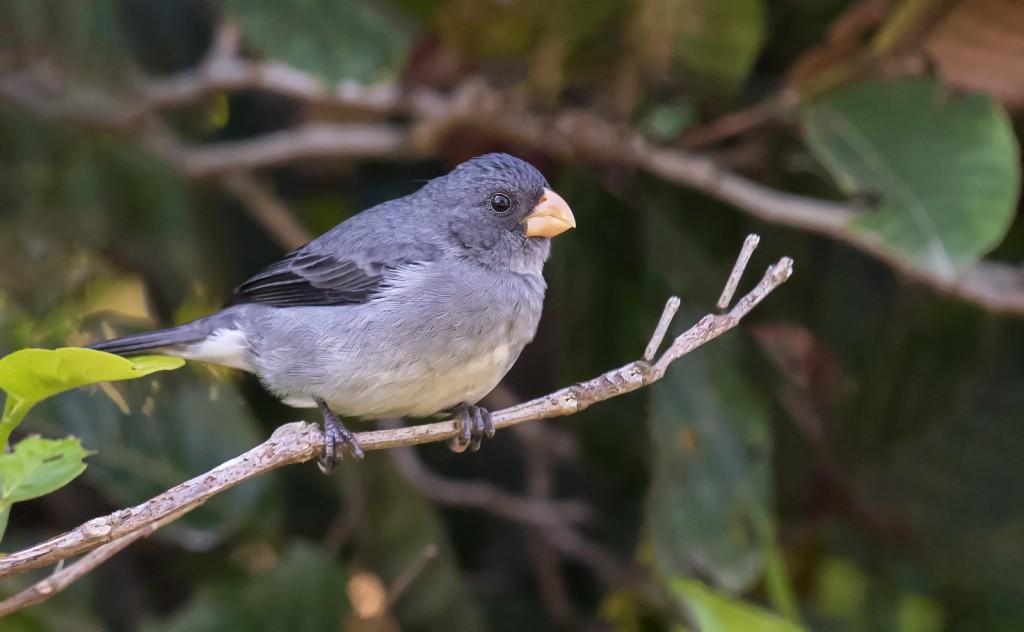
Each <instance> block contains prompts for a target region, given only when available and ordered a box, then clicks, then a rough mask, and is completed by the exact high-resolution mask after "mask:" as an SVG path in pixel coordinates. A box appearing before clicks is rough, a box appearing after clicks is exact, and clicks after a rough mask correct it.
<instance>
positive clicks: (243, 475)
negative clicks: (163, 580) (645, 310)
mask: <svg viewBox="0 0 1024 632" xmlns="http://www.w3.org/2000/svg"><path fill="white" fill-rule="evenodd" d="M792 266H793V262H792V261H791V260H790V259H789V258H788V257H784V258H783V259H781V260H780V261H779V262H778V263H776V264H775V265H773V266H771V267H770V268H769V269H768V271H767V272H766V273H765V275H764V277H763V278H762V279H761V281H760V282H759V283H758V284H757V286H755V287H754V289H753V290H751V291H750V292H749V293H748V294H747V295H746V296H744V297H743V298H741V299H740V300H739V302H738V303H737V304H736V306H735V307H733V308H732V310H731V311H730V312H729V313H727V314H721V315H713V314H709V315H707V316H705V317H704V318H702V319H701V320H700V322H699V323H697V324H696V325H694V326H693V327H691V328H690V329H688V330H687V331H685V332H683V333H682V334H681V335H680V336H678V337H677V338H676V339H675V340H674V341H673V342H672V344H671V345H670V346H669V348H668V349H667V350H666V351H665V352H664V353H663V354H662V355H661V357H660V358H658V359H657V361H656V362H655V363H654V364H653V365H652V364H651V363H649V362H646V361H644V360H638V361H636V362H631V363H629V364H627V365H625V366H622V367H620V368H618V369H613V370H611V371H608V372H607V373H604V374H602V375H600V376H598V377H596V378H593V379H591V380H587V381H585V382H580V383H578V384H574V385H573V386H570V387H568V388H563V389H561V390H559V391H556V392H554V393H551V394H549V395H545V396H543V397H539V398H537V399H533V400H531V401H528V402H524V403H522V404H518V405H515V406H511V407H509V408H506V409H504V410H500V411H497V412H494V413H493V414H492V418H493V420H494V425H495V426H496V427H497V428H508V427H510V426H514V425H517V424H521V423H523V422H527V421H534V420H537V419H546V418H550V417H559V416H563V415H571V414H573V413H576V412H579V411H581V410H583V409H585V408H588V407H589V406H591V405H592V404H595V403H597V402H600V401H603V400H606V399H610V398H612V397H616V396H618V395H622V394H624V393H629V392H632V391H635V390H637V389H639V388H643V387H645V386H648V385H650V384H651V383H653V382H655V381H657V380H659V379H661V377H663V376H664V374H665V371H666V370H667V369H668V367H669V365H670V364H671V363H672V362H674V361H676V360H678V359H679V358H680V357H682V356H683V355H685V354H686V353H689V352H690V351H692V350H693V349H695V348H696V347H698V346H700V345H703V344H705V343H707V342H710V341H711V340H713V339H714V338H717V337H718V336H720V335H722V334H723V333H725V332H726V331H728V330H729V329H732V328H733V327H735V326H736V325H737V324H739V322H740V320H741V319H742V318H743V317H744V316H746V315H747V314H748V313H749V312H750V310H751V309H753V308H754V307H755V306H756V305H757V304H758V303H760V302H761V301H762V300H764V298H765V297H766V296H767V295H768V294H770V293H771V292H772V291H773V290H775V289H776V288H777V287H779V286H780V285H782V284H783V283H785V282H786V281H787V280H788V279H789V277H790V275H791V274H792V269H793V268H792ZM670 303H671V301H670ZM458 434H460V429H459V427H458V423H457V422H455V421H454V420H447V421H442V422H437V423H430V424H423V425H418V426H411V427H407V428H395V429H387V430H375V431H369V432H361V433H356V437H357V439H358V440H359V443H360V445H361V446H362V447H363V449H364V450H367V451H369V450H383V449H389V448H396V447H402V446H410V445H418V444H421V443H430V442H438V441H446V440H448V439H451V438H453V437H455V436H457V435H458ZM322 453H323V432H322V431H321V430H320V428H319V427H318V426H314V425H311V424H308V423H305V422H294V423H289V424H285V425H284V426H281V427H280V428H278V429H277V430H276V431H275V432H274V434H273V435H271V437H270V439H268V440H267V441H265V442H264V443H262V444H260V445H259V446H257V447H255V448H253V449H251V450H249V451H248V452H246V453H244V454H242V455H240V456H238V457H235V458H234V459H231V460H230V461H227V462H225V463H223V464H221V465H219V466H217V467H215V468H214V469H212V470H210V471H209V472H207V473H205V474H201V475H200V476H197V477H195V478H193V479H191V480H188V481H186V482H184V483H182V484H180V485H177V486H175V487H173V488H171V489H170V490H168V491H166V492H164V493H162V494H160V495H158V496H155V497H154V498H151V499H150V500H147V501H146V502H143V503H141V504H139V505H136V506H135V507H131V508H128V509H122V510H119V511H115V512H113V513H111V514H109V515H107V516H103V517H100V518H95V519H93V520H90V521H88V522H86V523H84V524H82V525H80V526H79V527H77V528H75V529H72V530H71V531H68V532H66V533H63V534H61V535H58V536H55V537H53V538H51V539H49V540H47V541H45V542H42V543H40V544H37V545H35V546H31V547H29V548H26V549H23V550H21V551H16V552H14V553H11V554H10V555H7V556H6V557H3V558H0V577H7V576H10V575H13V574H16V573H20V572H24V571H26V570H30V569H33V568H40V567H42V566H47V565H49V564H54V563H56V562H59V561H61V560H64V559H67V558H69V557H72V556H74V555H78V554H79V553H83V552H86V551H89V550H92V549H95V548H97V547H100V546H102V545H104V544H107V543H110V542H114V541H120V540H122V539H124V538H126V537H129V536H132V535H133V534H135V533H137V532H138V531H140V530H142V529H147V528H150V527H152V526H153V525H156V524H162V521H164V520H170V519H173V518H171V517H172V516H173V517H178V516H181V515H184V514H185V513H187V512H189V511H191V510H192V509H195V508H196V507H198V506H200V505H201V504H203V503H204V502H206V501H207V500H209V499H210V498H212V497H213V496H215V495H217V494H219V493H221V492H223V491H226V490H228V489H230V488H232V487H234V486H235V485H238V484H239V483H242V482H244V481H246V480H249V479H251V478H254V477H256V476H260V475H262V474H265V473H267V472H269V471H271V470H274V469H276V468H279V467H281V466H283V465H288V464H291V463H301V462H304V461H309V460H312V459H314V458H317V457H319V456H321V455H322ZM528 511H529V510H528ZM546 524H547V526H549V532H548V533H547V534H546V538H547V539H548V541H549V542H550V543H551V544H552V546H554V547H556V548H558V549H559V550H560V551H562V552H563V553H564V554H565V555H566V556H570V557H572V558H573V559H578V560H586V561H587V563H588V564H589V565H590V567H591V568H593V569H594V570H595V573H596V574H597V575H598V577H599V578H600V579H601V580H602V581H604V582H606V583H610V584H615V583H616V582H619V581H621V578H622V573H623V569H622V567H621V564H620V563H619V561H618V560H617V559H614V558H613V557H611V556H610V555H609V554H608V553H607V552H606V551H604V550H603V549H602V548H601V547H598V546H596V545H594V544H593V543H592V542H589V541H587V540H586V539H585V538H584V537H583V536H581V535H580V534H579V533H577V532H576V531H574V530H573V529H571V528H569V527H568V526H566V525H565V524H564V523H546ZM30 590H31V589H30ZM20 599H24V597H21V596H20V595H15V596H14V597H11V598H9V599H7V600H5V601H3V602H0V615H2V614H3V613H7V612H12V611H13V610H12V608H14V607H15V606H14V605H12V604H17V603H20V601H18V600H20Z"/></svg>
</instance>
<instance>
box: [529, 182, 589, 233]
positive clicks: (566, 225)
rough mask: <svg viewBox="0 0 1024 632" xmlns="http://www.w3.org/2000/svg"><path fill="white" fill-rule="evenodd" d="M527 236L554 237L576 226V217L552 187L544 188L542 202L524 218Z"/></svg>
mask: <svg viewBox="0 0 1024 632" xmlns="http://www.w3.org/2000/svg"><path fill="white" fill-rule="evenodd" d="M523 223H524V224H526V236H527V237H554V236H555V235H560V234H562V233H564V232H565V231H567V230H569V229H570V228H576V218H575V217H573V216H572V211H571V210H569V205H568V204H566V203H565V200H563V199H562V196H561V195H558V194H557V193H555V192H554V191H552V190H551V189H544V195H542V196H540V202H538V203H537V206H535V207H533V211H531V212H530V214H529V215H527V216H526V218H525V219H523Z"/></svg>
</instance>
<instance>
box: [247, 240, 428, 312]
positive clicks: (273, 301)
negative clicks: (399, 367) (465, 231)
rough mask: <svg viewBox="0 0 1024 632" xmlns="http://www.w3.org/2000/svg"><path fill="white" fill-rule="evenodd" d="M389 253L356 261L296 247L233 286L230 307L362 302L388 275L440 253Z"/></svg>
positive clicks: (412, 249) (421, 248)
mask: <svg viewBox="0 0 1024 632" xmlns="http://www.w3.org/2000/svg"><path fill="white" fill-rule="evenodd" d="M310 245H311V246H312V245H313V244H310ZM389 250H390V251H391V253H392V254H390V255H388V256H371V257H360V259H362V260H359V261H357V260H356V258H346V257H345V256H344V255H338V254H335V253H331V252H326V251H322V250H315V249H311V248H309V247H308V246H307V247H306V248H301V249H299V250H296V251H295V252H293V253H291V254H290V255H288V256H287V257H285V258H284V259H283V260H281V261H279V262H277V263H275V264H273V265H271V266H270V267H268V268H267V269H266V270H264V271H263V272H260V273H259V274H257V275H256V276H254V277H252V278H251V279H249V280H248V281H246V282H245V283H243V284H242V285H240V286H238V287H237V288H235V294H234V299H233V300H232V303H233V304H238V303H261V304H264V305H272V306H276V307H297V306H303V305H354V304H359V303H365V302H367V301H369V300H370V299H371V298H373V296H374V295H375V294H377V293H378V292H379V291H380V290H381V289H382V287H384V286H386V285H387V279H388V278H389V276H390V273H391V272H393V271H395V270H397V269H399V268H402V267H404V266H408V265H417V264H423V263H427V262H429V261H433V260H435V259H437V258H438V257H439V256H440V254H441V252H440V249H437V248H435V247H433V246H428V245H426V244H418V245H415V246H413V245H409V246H407V247H404V248H390V249H389Z"/></svg>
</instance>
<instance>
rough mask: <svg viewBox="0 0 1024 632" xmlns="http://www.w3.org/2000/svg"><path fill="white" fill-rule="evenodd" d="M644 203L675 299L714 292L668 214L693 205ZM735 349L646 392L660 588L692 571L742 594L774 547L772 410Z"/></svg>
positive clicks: (684, 319) (674, 373)
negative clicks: (654, 210)
mask: <svg viewBox="0 0 1024 632" xmlns="http://www.w3.org/2000/svg"><path fill="white" fill-rule="evenodd" d="M648 195H649V196H650V198H651V202H652V203H653V205H654V206H656V207H664V209H665V212H663V213H653V214H651V216H650V218H649V227H648V234H649V236H648V244H649V249H650V252H651V258H652V265H653V266H655V268H656V270H657V271H658V274H660V275H661V276H662V277H663V278H664V279H665V280H666V281H667V282H668V284H669V285H670V287H671V290H672V292H673V293H677V294H678V295H680V296H687V297H689V300H690V301H693V300H698V297H699V296H701V295H702V294H704V293H705V292H708V290H707V289H705V287H702V285H705V286H715V285H717V283H716V279H724V278H725V277H726V276H727V274H728V273H727V272H726V271H725V270H720V271H719V270H714V268H713V267H711V266H708V265H707V264H706V260H704V264H703V266H702V264H701V263H699V262H700V261H701V257H700V255H699V253H700V248H699V246H697V244H696V243H695V242H694V240H693V239H691V238H690V237H689V235H688V234H687V233H686V232H683V231H681V230H679V229H678V228H677V222H678V215H679V214H678V213H677V212H676V211H675V209H676V208H679V207H681V206H685V207H686V208H692V207H693V206H694V205H697V204H700V203H701V202H700V198H699V197H697V196H690V197H687V198H685V199H678V198H677V197H676V196H674V195H672V196H671V197H669V196H668V195H662V196H659V195H657V194H656V193H654V192H652V193H650V194H648ZM704 203H705V204H707V202H706V201H705V202H704ZM736 243H737V244H738V243H740V241H739V240H737V242H736ZM711 291H712V292H714V291H717V288H714V290H711ZM708 294H711V292H708ZM713 300H714V299H713V298H711V296H709V297H708V303H711V302H713ZM682 312H683V313H681V314H680V315H679V316H678V317H677V319H676V322H677V323H678V324H679V328H681V327H688V326H689V324H690V323H692V322H696V319H697V317H699V313H698V312H696V310H695V309H688V310H682ZM675 333H676V334H678V333H679V329H678V328H676V331H675ZM739 342H740V341H739V340H738V339H737V337H736V335H729V336H725V337H723V338H720V339H718V340H715V341H714V344H712V345H708V346H706V347H703V348H700V349H698V350H697V351H695V352H693V353H690V354H688V355H687V356H685V357H683V358H681V359H680V360H678V361H677V362H676V363H674V364H673V365H672V366H671V368H670V369H669V371H668V373H667V374H666V375H665V377H664V378H663V379H662V380H661V381H659V382H658V383H656V384H654V385H653V386H652V387H651V389H650V390H649V394H650V402H651V403H650V413H649V424H650V426H649V432H650V437H651V445H652V449H653V456H652V469H653V481H652V486H651V491H650V495H649V498H648V509H647V511H648V513H647V521H648V525H649V528H650V535H651V544H652V546H653V552H654V558H655V565H656V568H657V570H658V572H659V574H660V575H661V577H662V579H663V580H665V581H666V582H668V581H670V580H671V579H672V578H675V577H680V576H688V575H692V574H693V573H695V572H700V573H703V574H705V575H706V576H710V577H711V578H713V579H714V581H715V583H716V584H717V585H719V586H721V587H723V588H724V589H726V590H728V591H730V592H741V591H744V590H746V589H749V588H750V586H751V585H752V584H753V583H754V582H755V581H756V580H757V579H758V578H759V577H760V576H761V573H762V571H763V570H764V569H765V561H766V560H765V553H766V552H767V553H769V554H770V553H771V551H772V547H773V546H774V544H773V542H774V527H773V525H772V523H773V519H772V517H771V516H772V511H771V506H772V502H771V499H772V472H771V454H772V447H773V446H772V435H771V417H770V407H769V405H768V402H767V401H766V399H765V394H764V393H763V392H762V391H760V390H759V389H758V388H757V386H756V384H755V383H754V382H753V381H752V380H751V378H750V376H749V375H748V370H747V368H746V367H745V365H744V362H743V357H744V356H743V353H742V347H741V345H740V344H739ZM781 579H782V580H783V581H785V577H784V574H783V577H782V578H781ZM781 592H785V587H784V586H783V590H782V591H781ZM780 605H781V604H780Z"/></svg>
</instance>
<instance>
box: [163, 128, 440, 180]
mask: <svg viewBox="0 0 1024 632" xmlns="http://www.w3.org/2000/svg"><path fill="white" fill-rule="evenodd" d="M160 153H161V155H162V157H163V158H164V159H167V160H169V161H170V162H171V164H172V165H174V166H175V167H176V168H177V169H178V170H179V171H180V172H181V173H182V175H184V176H185V177H186V178H208V177H211V176H218V175H222V174H224V173H230V172H236V171H244V170H247V169H259V168H262V167H270V166H274V165H280V164H284V163H291V162H298V161H302V160H311V159H317V158H332V159H351V160H368V159H372V158H387V159H391V160H395V159H405V160H411V159H414V158H422V157H424V156H426V155H428V154H427V153H425V152H423V151H420V150H418V149H416V148H415V147H414V146H413V144H412V141H411V139H410V137H409V134H408V132H407V130H406V129H405V128H404V127H402V126H399V125H392V124H388V123H344V124H327V123H310V124H307V125H304V126H302V127H297V128H294V129H287V130H282V131H279V132H270V133H268V134H264V135H262V136H258V137H256V138H251V139H246V140H236V141H227V142H223V143H213V144H209V145H198V146H192V147H189V146H170V147H167V148H165V149H163V150H162V151H161V152H160Z"/></svg>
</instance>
